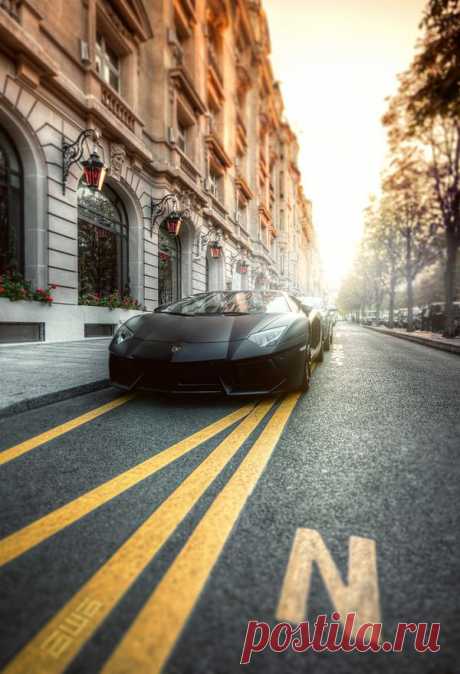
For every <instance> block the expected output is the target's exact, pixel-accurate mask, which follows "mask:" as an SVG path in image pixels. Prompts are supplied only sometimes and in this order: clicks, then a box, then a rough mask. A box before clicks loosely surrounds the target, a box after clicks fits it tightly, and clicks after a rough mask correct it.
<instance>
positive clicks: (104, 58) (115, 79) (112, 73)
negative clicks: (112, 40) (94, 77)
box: [96, 33, 120, 93]
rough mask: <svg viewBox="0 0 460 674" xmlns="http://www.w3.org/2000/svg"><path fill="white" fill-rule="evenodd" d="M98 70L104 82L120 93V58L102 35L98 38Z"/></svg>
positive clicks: (98, 35)
mask: <svg viewBox="0 0 460 674" xmlns="http://www.w3.org/2000/svg"><path fill="white" fill-rule="evenodd" d="M96 70H97V72H98V74H99V76H100V77H101V78H102V79H103V80H104V82H107V84H110V86H111V87H113V89H115V91H117V92H118V93H120V58H119V57H118V55H117V54H116V53H115V52H114V51H113V49H111V48H110V47H109V46H108V44H107V40H106V38H105V37H104V36H103V35H102V34H101V33H98V34H97V37H96Z"/></svg>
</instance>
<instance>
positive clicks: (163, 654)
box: [0, 394, 299, 674]
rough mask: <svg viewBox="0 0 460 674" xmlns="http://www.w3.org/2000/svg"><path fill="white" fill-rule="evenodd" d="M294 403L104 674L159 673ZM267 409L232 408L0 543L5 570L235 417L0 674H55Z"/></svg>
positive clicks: (276, 417)
mask: <svg viewBox="0 0 460 674" xmlns="http://www.w3.org/2000/svg"><path fill="white" fill-rule="evenodd" d="M298 397H299V395H298V394H292V395H290V396H288V397H287V398H285V399H284V400H283V401H282V402H281V404H280V405H279V407H278V408H277V409H276V410H275V412H274V414H273V416H272V417H271V418H270V420H269V421H268V423H267V425H266V426H265V428H264V429H263V431H262V433H261V434H260V436H259V438H258V439H257V440H256V442H255V443H254V445H253V446H252V448H251V449H250V451H249V452H248V454H247V455H246V457H245V459H244V460H243V462H242V463H241V464H240V466H239V468H238V469H237V470H236V471H235V473H234V474H233V476H232V477H231V479H230V480H229V481H228V483H227V485H226V486H225V487H224V489H223V490H222V491H221V492H220V493H219V495H218V496H217V497H216V499H215V500H214V502H213V503H212V505H211V506H210V508H209V509H208V511H207V512H206V514H205V515H204V517H203V518H202V520H201V521H200V522H199V524H198V525H197V527H196V528H195V530H194V532H193V533H192V535H191V536H190V538H189V539H188V541H187V543H186V544H185V546H184V547H183V548H182V550H181V551H180V552H179V554H178V556H177V557H176V559H175V561H174V562H173V564H172V565H171V566H170V568H169V569H168V571H167V572H166V574H165V576H164V577H163V579H162V580H161V581H160V583H159V585H158V586H157V588H156V589H155V591H154V592H153V594H152V595H151V597H150V598H149V599H148V600H147V602H146V604H145V605H144V607H143V609H142V610H141V611H140V613H139V615H138V616H137V618H136V620H135V621H134V623H133V624H132V626H131V628H130V629H129V630H128V632H127V633H126V634H125V636H124V638H123V639H122V641H121V642H120V644H119V646H118V647H117V649H116V650H115V652H114V653H113V655H112V656H111V658H110V659H109V660H108V662H107V663H106V665H105V667H104V669H103V672H104V673H105V674H115V673H117V674H122V673H123V674H126V672H131V671H132V672H136V674H138V673H140V674H143V673H144V672H145V674H154V673H155V672H160V671H161V668H162V666H163V664H164V662H165V661H166V659H167V658H168V656H169V655H170V653H171V651H172V649H173V647H174V644H175V642H176V640H177V638H178V636H179V634H180V632H181V630H182V628H183V626H184V624H185V623H186V621H187V618H188V616H189V615H190V612H191V611H192V609H193V606H194V605H195V603H196V601H197V599H198V597H199V594H200V592H201V590H202V588H203V586H204V584H205V582H206V579H207V578H208V576H209V574H210V572H211V570H212V568H213V566H214V564H215V563H216V561H217V559H218V557H219V554H220V553H221V551H222V548H223V546H224V544H225V542H226V540H227V538H228V536H229V535H230V532H231V530H232V527H233V525H234V523H235V521H236V519H237V518H238V515H239V514H240V512H241V510H242V508H243V507H244V504H245V503H246V500H247V498H248V497H249V495H250V494H251V492H252V490H253V489H254V487H255V485H256V483H257V481H258V479H259V477H260V475H261V473H262V471H263V470H264V468H265V466H266V464H267V462H268V460H269V458H270V456H271V453H272V451H273V449H274V447H275V446H276V443H277V441H278V439H279V437H280V435H281V433H282V432H283V429H284V427H285V425H286V423H287V421H288V419H289V416H290V414H291V412H292V411H293V409H294V407H295V405H296V403H297V400H298ZM273 405H274V401H265V402H262V403H260V404H259V405H258V406H256V407H255V408H253V407H252V406H245V407H243V408H241V409H240V410H238V411H236V412H234V413H233V414H230V415H228V416H227V417H224V419H221V420H220V421H217V422H215V423H214V424H211V425H210V426H208V427H207V428H206V429H203V430H202V431H199V432H198V433H195V434H194V435H192V436H190V438H186V439H185V440H184V441H182V442H180V443H177V444H176V445H173V446H172V447H170V448H168V449H167V450H165V451H164V452H162V453H160V454H159V455H157V456H155V457H152V459H149V460H148V461H146V462H144V463H142V464H140V465H139V466H136V467H134V468H133V469H131V470H129V471H126V472H125V473H123V474H122V475H121V476H118V477H117V478H114V479H113V480H110V481H109V482H107V483H105V484H104V485H101V486H100V487H98V488H96V489H95V490H92V491H91V492H88V494H85V495H83V496H82V497H80V498H79V499H76V500H75V501H73V502H71V503H69V504H67V505H66V506H64V507H63V508H59V509H58V510H56V511H54V512H53V513H50V515H47V516H45V517H44V518H41V519H40V520H38V521H37V522H35V523H33V524H31V525H29V526H28V527H25V528H24V529H22V530H21V531H19V532H17V533H16V534H12V535H11V536H9V537H8V538H7V539H4V541H3V542H0V548H3V549H5V550H6V552H3V551H2V557H1V558H0V561H1V563H5V561H9V560H11V559H14V557H16V556H17V555H19V554H21V553H22V552H25V551H26V550H28V549H30V548H31V547H33V545H36V544H37V543H39V542H40V541H41V540H44V539H45V538H48V537H49V536H51V535H53V534H54V533H57V531H60V530H61V529H62V528H63V527H65V526H68V524H71V523H72V522H74V521H76V520H77V519H79V518H80V517H82V516H84V515H85V514H87V513H89V512H91V511H92V510H94V509H95V508H97V507H99V506H100V505H102V503H105V502H107V501H108V500H110V499H111V498H113V497H114V496H116V495H117V494H120V493H122V492H123V491H125V490H126V489H129V488H130V487H131V486H133V484H136V483H137V482H139V481H140V480H142V479H145V477H147V476H148V475H151V474H153V472H156V471H157V470H159V469H160V468H162V467H164V466H165V465H167V464H168V463H170V462H171V461H173V460H175V459H176V458H178V457H179V456H182V455H183V454H184V453H185V452H187V451H190V449H192V448H193V447H196V446H197V445H198V444H201V443H202V442H204V441H205V440H206V439H209V438H211V437H213V436H214V435H216V434H217V433H219V432H220V431H221V430H224V429H225V428H229V427H230V426H231V425H232V424H234V423H235V422H236V421H239V420H242V421H241V423H240V425H239V426H237V427H236V428H235V429H234V430H233V431H232V432H231V433H230V434H229V435H228V436H227V437H226V438H225V439H224V440H222V441H221V442H220V443H219V444H218V446H217V447H216V448H215V449H214V450H213V451H212V452H211V453H210V454H209V455H208V457H207V458H206V459H205V460H204V461H203V462H202V463H201V464H200V465H199V466H198V468H196V469H195V470H194V471H193V472H192V473H191V474H190V475H189V476H188V477H187V478H186V479H185V480H184V481H183V482H182V483H181V484H180V485H179V487H177V488H176V489H175V491H173V492H172V494H171V495H170V496H169V497H168V498H167V499H166V500H165V501H164V502H163V503H162V504H161V505H160V506H159V507H158V508H157V509H156V510H155V511H154V512H153V513H152V515H150V517H148V518H147V520H146V521H145V522H144V523H143V524H142V525H141V526H140V527H139V528H138V529H137V530H136V531H135V532H134V533H133V534H132V536H131V537H130V538H129V539H128V540H127V541H126V542H125V543H124V544H123V545H122V546H121V547H120V548H119V549H118V550H117V551H116V552H115V553H114V554H113V555H112V557H111V558H110V559H109V560H108V561H107V562H106V563H105V564H104V565H103V566H102V567H101V568H100V569H99V570H98V571H97V572H96V573H95V574H94V575H93V576H92V578H90V580H89V581H87V583H85V585H83V587H82V588H81V589H80V590H79V591H78V592H77V593H76V594H75V595H74V596H73V597H72V598H71V599H70V601H69V602H67V604H65V606H64V607H63V608H62V609H61V610H60V611H59V612H58V613H57V614H56V615H55V616H54V617H53V618H52V619H51V620H50V621H49V622H48V623H47V624H46V625H45V626H44V627H43V628H42V629H41V630H40V631H39V632H38V634H37V635H36V636H35V637H34V638H33V639H32V640H31V641H30V642H29V643H28V644H27V645H26V646H25V648H24V649H23V650H22V651H20V653H19V654H18V655H17V656H16V658H14V659H13V660H12V661H11V662H10V664H9V665H8V666H7V667H6V669H5V670H4V673H5V674H35V672H37V673H38V672H47V674H57V673H59V672H63V671H64V670H65V668H66V667H67V666H68V665H69V664H70V662H72V660H73V659H74V658H75V656H76V655H77V653H78V652H79V651H80V650H81V648H82V647H83V646H84V644H85V643H86V642H87V641H88V639H90V638H91V636H92V635H93V634H94V632H95V630H96V629H98V627H100V625H101V624H102V623H103V621H104V620H105V618H106V617H107V616H108V615H109V614H110V612H111V611H112V610H113V608H114V607H115V606H116V605H117V603H118V602H119V601H120V600H121V598H122V597H123V596H124V595H125V594H126V592H127V591H128V590H129V588H130V587H131V586H132V584H133V583H134V582H135V580H136V579H137V578H138V576H139V575H140V573H142V571H143V570H144V569H145V568H146V566H147V565H148V564H149V563H150V561H151V560H152V559H153V557H154V556H155V555H156V554H157V552H158V551H159V550H160V548H161V547H162V545H163V544H164V543H165V542H166V540H167V539H168V538H169V537H170V536H171V534H172V533H173V532H174V530H175V529H176V528H177V526H178V525H179V524H180V523H181V522H182V521H183V519H184V518H185V517H186V515H187V514H188V513H189V512H190V510H191V509H192V507H193V506H194V505H195V503H197V501H198V500H199V499H200V497H201V496H202V495H203V494H204V492H205V491H206V489H207V488H208V487H209V486H210V484H211V483H212V482H213V481H214V480H215V478H216V477H217V476H218V475H219V474H220V472H221V471H222V470H223V469H224V468H225V466H226V465H227V464H228V462H229V461H230V460H231V459H232V458H233V457H234V456H235V454H236V453H237V451H238V450H239V449H240V448H241V446H242V445H243V444H244V443H245V441H246V440H247V439H248V438H249V436H250V435H251V434H252V433H253V432H254V431H255V430H256V429H257V427H258V426H259V424H261V422H262V421H263V419H264V418H265V417H266V416H267V414H268V413H269V412H270V410H271V408H272V407H273ZM5 543H6V548H5Z"/></svg>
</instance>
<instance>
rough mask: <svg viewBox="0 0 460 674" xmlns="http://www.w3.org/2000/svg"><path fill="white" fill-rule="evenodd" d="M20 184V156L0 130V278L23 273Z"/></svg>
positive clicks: (21, 194) (21, 190)
mask: <svg viewBox="0 0 460 674" xmlns="http://www.w3.org/2000/svg"><path fill="white" fill-rule="evenodd" d="M22 184H23V183H22V167H21V162H20V160H19V156H18V154H17V152H16V149H15V147H14V145H13V144H12V142H11V141H10V139H9V138H8V136H7V135H6V134H5V133H4V132H3V131H2V130H1V129H0V274H3V273H4V272H6V271H10V270H11V271H16V272H20V273H22V272H23V271H24V240H23V236H24V234H23V218H22V211H23V206H22V204H23V187H22Z"/></svg>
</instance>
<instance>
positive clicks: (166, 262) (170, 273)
mask: <svg viewBox="0 0 460 674" xmlns="http://www.w3.org/2000/svg"><path fill="white" fill-rule="evenodd" d="M158 249H159V250H158V302H159V304H168V303H169V302H176V301H177V300H178V299H179V298H180V267H181V249H180V240H179V238H178V237H177V236H173V235H172V234H170V233H169V232H168V231H167V229H166V225H165V224H164V223H162V224H161V226H160V230H159V232H158Z"/></svg>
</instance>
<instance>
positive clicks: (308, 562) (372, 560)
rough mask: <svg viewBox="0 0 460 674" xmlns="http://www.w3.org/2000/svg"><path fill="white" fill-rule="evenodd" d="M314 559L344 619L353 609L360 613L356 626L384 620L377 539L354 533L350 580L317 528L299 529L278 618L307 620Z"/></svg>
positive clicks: (285, 580) (283, 588)
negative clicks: (344, 577) (382, 617)
mask: <svg viewBox="0 0 460 674" xmlns="http://www.w3.org/2000/svg"><path fill="white" fill-rule="evenodd" d="M313 562H315V563H316V565H317V567H318V569H319V572H320V574H321V578H322V580H323V583H324V585H325V586H326V589H327V591H328V594H329V597H330V598H331V601H332V604H333V606H334V608H335V610H336V611H338V613H340V615H341V617H342V618H343V622H345V619H346V615H347V613H352V612H355V613H356V621H355V625H356V629H358V627H359V625H362V624H364V623H367V622H369V623H380V622H381V620H380V600H379V583H378V575H377V550H376V544H375V541H374V540H372V539H371V538H359V537H358V536H351V537H350V539H349V547H348V582H347V583H344V582H343V580H342V578H341V576H340V573H339V570H338V569H337V566H336V565H335V563H334V560H333V559H332V556H331V554H330V552H329V550H328V549H327V547H326V545H325V543H324V541H323V539H322V537H321V535H320V534H319V533H318V532H317V531H315V530H314V529H297V532H296V535H295V538H294V543H293V546H292V550H291V555H290V558H289V563H288V567H287V570H286V575H285V577H284V582H283V587H282V590H281V596H280V600H279V603H278V609H277V611H276V618H277V620H280V621H283V620H288V621H289V622H292V623H295V624H297V623H300V622H302V621H304V620H307V617H308V595H309V593H310V584H311V576H312V571H313Z"/></svg>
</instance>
